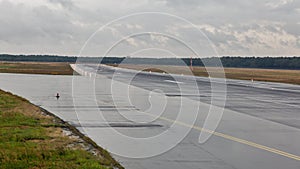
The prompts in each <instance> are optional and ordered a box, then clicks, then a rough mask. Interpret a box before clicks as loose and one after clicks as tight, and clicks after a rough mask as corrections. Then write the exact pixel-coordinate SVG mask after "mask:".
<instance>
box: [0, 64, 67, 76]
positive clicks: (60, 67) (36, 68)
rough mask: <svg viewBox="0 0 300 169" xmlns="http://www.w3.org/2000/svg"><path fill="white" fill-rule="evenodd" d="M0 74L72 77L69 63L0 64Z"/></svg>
mask: <svg viewBox="0 0 300 169" xmlns="http://www.w3.org/2000/svg"><path fill="white" fill-rule="evenodd" d="M0 73H26V74H50V75H73V70H72V68H71V67H70V65H69V63H49V62H45V63H44V62H0Z"/></svg>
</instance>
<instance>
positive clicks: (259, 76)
mask: <svg viewBox="0 0 300 169" xmlns="http://www.w3.org/2000/svg"><path fill="white" fill-rule="evenodd" d="M111 66H117V65H111ZM119 67H122V68H128V69H135V70H144V71H152V72H167V73H173V74H188V75H190V74H191V73H190V69H187V67H183V66H169V65H168V66H167V65H130V64H122V65H119ZM211 70H212V72H214V74H215V75H214V76H212V77H219V75H218V71H219V70H218V69H214V68H211ZM224 70H225V75H226V78H229V79H241V80H251V79H253V80H255V81H268V82H280V83H290V84H300V70H278V69H250V68H224ZM192 73H193V74H194V75H196V76H204V77H207V76H208V73H207V71H206V69H205V68H204V67H193V71H192Z"/></svg>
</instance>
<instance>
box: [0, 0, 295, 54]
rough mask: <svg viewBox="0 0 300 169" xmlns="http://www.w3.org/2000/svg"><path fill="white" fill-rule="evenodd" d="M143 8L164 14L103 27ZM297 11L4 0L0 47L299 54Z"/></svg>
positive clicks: (254, 3) (183, 3)
mask: <svg viewBox="0 0 300 169" xmlns="http://www.w3.org/2000/svg"><path fill="white" fill-rule="evenodd" d="M139 12H162V13H163V14H157V13H147V14H140V15H135V16H131V17H130V16H129V17H125V18H123V19H121V20H118V21H115V22H113V23H111V24H109V25H107V26H106V27H104V28H103V29H100V30H98V29H99V28H101V27H102V26H104V25H105V24H107V23H109V22H111V21H112V20H114V19H117V18H120V17H124V16H127V15H130V14H133V13H139ZM168 14H170V15H168ZM173 15H174V16H173ZM177 16H178V18H177ZM181 18H184V19H186V21H185V20H183V19H181ZM299 18H300V0H151V1H150V0H119V1H115V0H103V1H102V0H0V53H10V54H57V55H78V54H79V52H80V50H81V48H82V47H83V46H84V44H86V47H85V48H84V50H83V51H82V55H89V56H99V55H103V54H106V53H108V55H126V56H127V55H147V56H148V55H149V56H150V55H152V56H153V55H154V56H165V55H175V56H178V55H179V56H181V55H190V53H189V52H191V50H192V49H194V50H195V51H196V52H197V54H198V55H200V56H211V55H217V54H218V55H220V56H222V55H241V56H253V55H256V56H267V55H270V56H282V55H284V56H294V55H298V56H299V55H300V19H299ZM97 30H98V32H97V33H96V34H95V36H94V37H93V38H91V39H90V41H88V43H86V42H87V39H88V38H89V37H90V36H91V35H92V34H93V33H94V32H95V31H97ZM145 32H153V34H152V33H145ZM199 32H201V33H199ZM206 37H207V38H208V39H209V40H207V39H206ZM118 41H120V43H117V42H118ZM210 42H211V43H212V44H210ZM112 47H113V48H112ZM111 48H112V50H109V49H111ZM188 49H190V51H188ZM191 53H193V52H191Z"/></svg>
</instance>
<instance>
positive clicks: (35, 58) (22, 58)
mask: <svg viewBox="0 0 300 169" xmlns="http://www.w3.org/2000/svg"><path fill="white" fill-rule="evenodd" d="M220 60H221V62H219V61H220ZM0 61H19V62H69V63H75V62H76V61H80V62H85V63H102V64H120V63H128V64H155V65H182V64H184V65H188V66H190V64H191V59H190V58H131V57H80V58H78V57H75V56H55V55H9V54H0ZM221 63H222V65H223V66H224V67H237V68H270V69H300V57H296V56H294V57H232V56H223V57H221V58H216V57H210V58H202V59H200V58H193V59H192V64H193V66H204V65H205V66H220V64H221Z"/></svg>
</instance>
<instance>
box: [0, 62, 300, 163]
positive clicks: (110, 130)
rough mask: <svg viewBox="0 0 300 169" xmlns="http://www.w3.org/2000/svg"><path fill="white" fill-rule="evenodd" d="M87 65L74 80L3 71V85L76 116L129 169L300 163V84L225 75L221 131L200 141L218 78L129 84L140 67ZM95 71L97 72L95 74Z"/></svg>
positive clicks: (155, 77)
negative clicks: (228, 77)
mask: <svg viewBox="0 0 300 169" xmlns="http://www.w3.org/2000/svg"><path fill="white" fill-rule="evenodd" d="M81 69H82V70H84V71H85V72H86V73H85V74H84V75H86V76H76V77H75V78H74V77H72V76H51V75H20V74H0V88H1V89H3V90H6V91H11V92H12V93H14V94H17V95H20V96H22V97H25V98H27V99H28V100H30V101H31V102H32V103H34V104H36V105H39V106H42V107H43V108H45V109H47V110H49V111H51V112H53V113H54V114H56V115H58V116H59V117H61V118H62V119H64V120H66V121H68V122H70V123H71V124H73V125H74V126H76V127H77V128H78V129H80V130H81V131H83V132H84V133H85V134H87V135H88V136H89V137H90V138H91V139H93V140H94V141H95V142H96V143H97V144H99V145H100V146H102V147H104V148H106V149H108V150H109V151H110V152H112V153H113V154H114V157H115V158H116V159H117V160H118V161H120V163H121V164H122V165H123V166H125V167H126V168H133V169H135V168H136V169H142V168H164V169H165V168H167V169H168V168H170V169H171V168H191V169H194V168H195V169H196V168H197V169H198V168H205V169H207V168H208V169H209V168H222V169H223V168H228V169H232V168H239V169H240V168H242V169H243V168H245V169H248V168H249V169H253V168H270V169H271V168H272V169H273V168H295V169H299V168H300V157H299V156H300V146H299V142H300V114H299V113H300V111H299V110H300V87H299V86H296V85H288V84H277V83H264V82H253V83H252V82H247V81H239V80H227V86H226V89H227V92H226V105H225V110H224V113H223V116H222V119H221V121H220V123H219V124H218V126H217V129H216V132H215V133H213V134H212V136H211V137H210V138H209V139H208V140H207V141H206V142H204V143H199V135H200V133H201V132H203V133H204V134H205V133H206V134H211V133H210V131H204V130H203V128H202V127H203V124H204V122H205V119H206V117H207V116H208V112H209V110H210V103H211V98H212V97H211V95H212V92H211V83H215V84H217V88H216V89H219V88H218V83H220V82H219V81H218V79H213V80H212V82H210V81H209V79H208V78H197V79H196V84H197V88H195V85H193V83H194V82H193V81H191V79H190V78H187V77H184V76H176V77H175V78H176V80H177V82H176V80H175V79H174V77H171V76H169V75H159V74H155V73H139V74H137V75H134V79H133V80H132V81H130V85H128V82H127V80H128V79H129V78H130V77H131V76H132V75H133V74H136V72H134V71H117V72H116V71H115V70H114V69H111V68H108V67H100V68H98V67H94V66H87V65H85V66H83V67H81ZM94 71H97V72H98V75H97V77H96V78H95V74H93V73H89V72H94ZM112 84H113V86H112ZM180 85H181V86H183V90H181V89H179V87H178V86H180ZM220 85H222V84H220ZM128 88H129V93H127V92H125V91H126V89H128ZM220 89H221V88H220ZM196 90H197V92H195V91H196ZM57 92H59V93H60V95H61V97H60V99H59V100H57V99H56V98H55V94H56V93H57ZM216 93H217V94H220V95H221V94H224V91H217V92H216ZM164 102H166V103H167V104H166V106H163V109H160V108H161V105H165V104H163V103H164ZM182 103H183V104H182ZM153 105H154V106H153ZM155 105H156V106H155ZM220 105H222V104H221V103H220V102H218V101H217V102H215V105H214V106H215V107H218V106H220ZM153 107H154V108H153ZM197 107H198V108H199V109H196V108H197ZM195 111H196V112H197V114H196V115H197V116H195V114H194V112H195ZM198 113H199V114H198ZM178 119H179V120H178ZM164 132H165V133H166V134H165V136H164V135H161V134H162V133H164ZM116 134H119V135H116ZM120 135H121V136H127V137H125V138H124V137H120ZM156 136H159V137H156ZM128 138H131V139H128ZM132 138H134V139H132ZM144 138H149V139H147V140H143V139H144ZM141 155H142V156H145V157H146V156H151V157H146V158H140V157H142V156H141ZM133 157H134V158H133Z"/></svg>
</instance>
